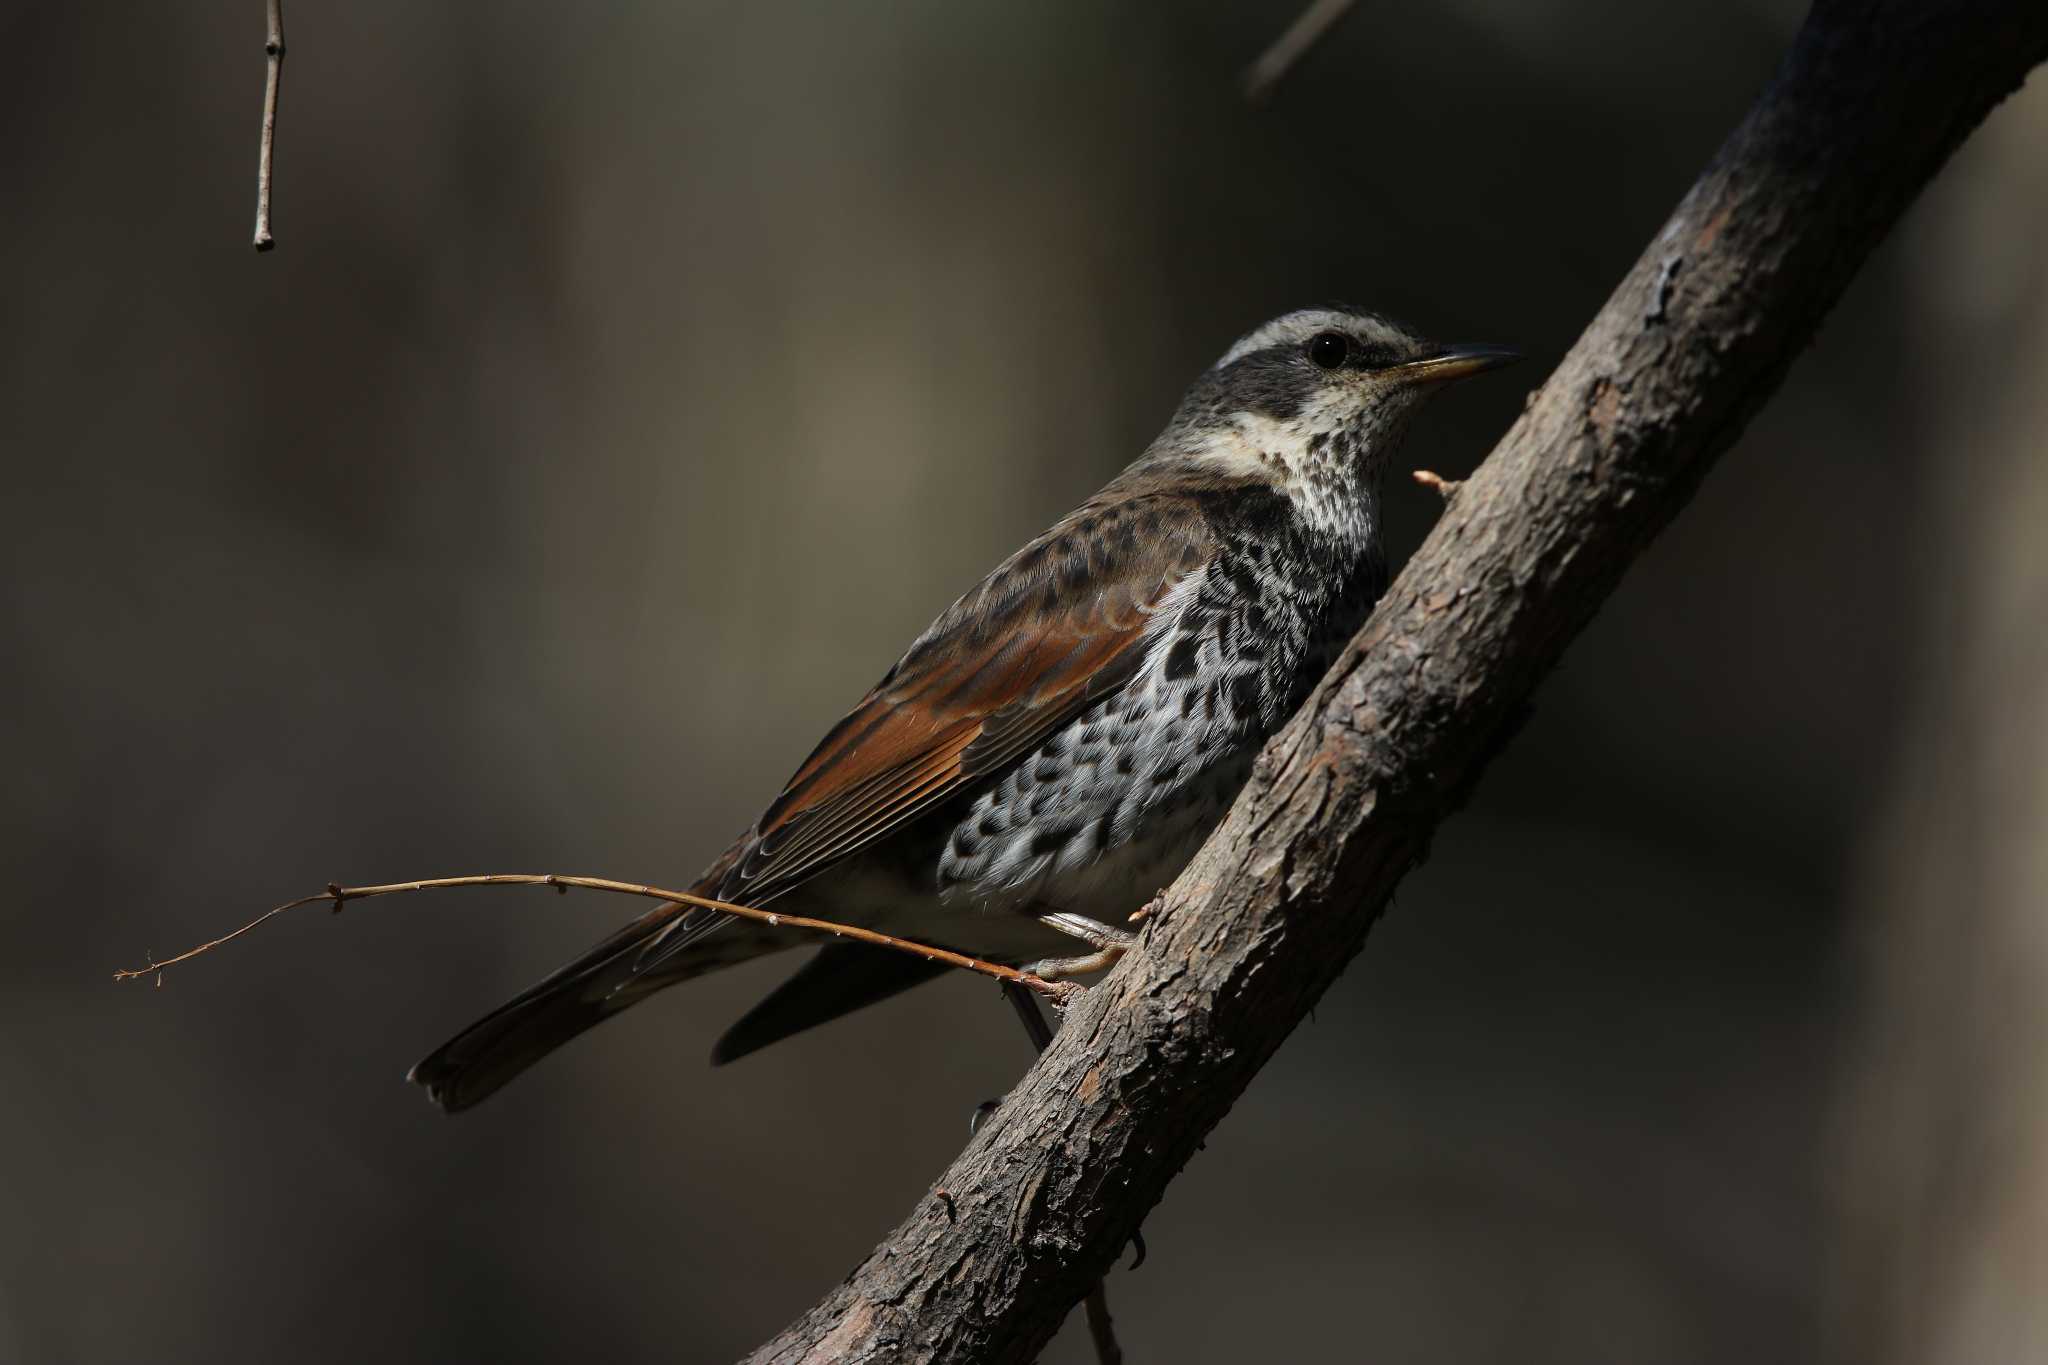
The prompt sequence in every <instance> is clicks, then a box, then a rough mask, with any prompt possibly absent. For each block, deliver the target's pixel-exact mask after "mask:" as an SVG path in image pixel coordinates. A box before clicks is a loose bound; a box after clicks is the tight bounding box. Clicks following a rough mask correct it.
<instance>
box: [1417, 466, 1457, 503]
mask: <svg viewBox="0 0 2048 1365" xmlns="http://www.w3.org/2000/svg"><path fill="white" fill-rule="evenodd" d="M1409 477H1410V478H1412V479H1414V480H1415V482H1417V483H1419V484H1421V485H1422V486H1423V487H1424V488H1428V489H1432V490H1434V491H1435V493H1436V495H1437V496H1438V497H1440V498H1442V499H1443V500H1444V501H1445V502H1449V501H1450V500H1451V499H1452V498H1454V497H1456V496H1458V490H1459V489H1460V488H1463V487H1464V486H1465V481H1464V480H1463V479H1447V478H1445V477H1444V476H1443V475H1441V474H1439V473H1437V472H1436V471H1435V470H1434V469H1418V470H1416V471H1415V472H1414V473H1412V474H1410V475H1409Z"/></svg>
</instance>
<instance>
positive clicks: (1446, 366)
mask: <svg viewBox="0 0 2048 1365" xmlns="http://www.w3.org/2000/svg"><path fill="white" fill-rule="evenodd" d="M1521 358H1522V353H1521V352H1520V351H1510V350H1509V349H1507V348H1506V347H1505V346H1446V347H1444V348H1443V349H1442V350H1441V351H1438V352H1437V353H1436V354H1435V355H1432V356H1424V357H1423V358H1422V359H1420V360H1411V361H1409V362H1408V363H1407V364H1405V365H1396V366H1394V367H1393V368H1392V369H1391V370H1389V371H1388V373H1389V374H1391V375H1393V376H1394V378H1396V379H1399V380H1402V381H1403V382H1406V383H1409V384H1442V383H1446V382H1448V381H1450V380H1453V379H1463V378H1464V377H1465V376H1466V375H1468V374H1478V373H1479V372H1480V371H1482V370H1497V369H1499V368H1500V367H1501V366H1503V365H1507V364H1510V363H1512V362H1514V361H1517V360H1520V359H1521Z"/></svg>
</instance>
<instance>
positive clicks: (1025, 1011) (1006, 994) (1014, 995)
mask: <svg viewBox="0 0 2048 1365" xmlns="http://www.w3.org/2000/svg"><path fill="white" fill-rule="evenodd" d="M1003 999H1005V1000H1007V1001H1009V1002H1010V1008H1011V1009H1013V1010H1015V1011H1017V1019H1018V1021H1019V1022H1021V1023H1022V1024H1023V1025H1024V1033H1025V1036H1026V1037H1028V1038H1030V1039H1031V1050H1032V1051H1033V1052H1043V1051H1045V1050H1046V1048H1048V1047H1050V1046H1051V1045H1052V1025H1050V1024H1048V1023H1046V1022H1045V1015H1044V1013H1042V1012H1041V1011H1040V1010H1039V1008H1038V1001H1037V1000H1036V999H1034V998H1033V996H1032V993H1031V988H1030V987H1029V986H1025V985H1022V984H1020V983H1018V982H1015V981H1005V982H1004V983H1003ZM1002 1103H1003V1102H1002V1101H1001V1100H983V1101H982V1102H981V1103H980V1104H977V1105H975V1106H974V1117H972V1118H970V1119H968V1120H967V1132H968V1134H969V1135H970V1136H972V1135H973V1134H975V1133H978V1132H980V1131H981V1125H982V1124H984V1123H986V1122H988V1116H989V1115H990V1114H993V1113H995V1112H996V1110H997V1109H999V1108H1001V1107H1002Z"/></svg>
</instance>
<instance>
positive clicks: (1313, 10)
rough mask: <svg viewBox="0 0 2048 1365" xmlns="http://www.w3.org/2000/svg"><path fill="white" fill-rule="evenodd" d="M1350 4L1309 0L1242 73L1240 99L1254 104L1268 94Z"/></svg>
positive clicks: (1345, 0)
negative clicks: (1241, 95)
mask: <svg viewBox="0 0 2048 1365" xmlns="http://www.w3.org/2000/svg"><path fill="white" fill-rule="evenodd" d="M1354 3H1355V0H1311V3H1310V4H1309V7H1308V8H1307V9H1305V10H1303V11H1302V12H1301V14H1300V15H1299V16H1298V17H1297V18H1296V19H1295V21H1294V22H1293V23H1291V24H1289V25H1288V26H1287V31H1286V32H1285V33H1282V34H1281V35H1280V36H1279V37H1278V38H1275V39H1274V40H1273V45H1272V46H1271V47H1269V48H1267V49H1266V50H1265V51H1264V52H1262V53H1260V54H1259V59H1258V60H1257V61H1255V62H1253V63H1252V64H1251V66H1250V67H1248V68H1247V69H1246V71H1245V73H1244V97H1245V98H1246V99H1248V100H1250V101H1251V102H1252V103H1254V104H1257V103H1259V102H1260V101H1261V100H1263V99H1265V98H1266V97H1267V96H1268V95H1270V94H1272V93H1273V88H1274V87H1275V86H1277V85H1279V84H1280V82H1281V81H1282V80H1284V79H1285V78H1286V76H1287V73H1288V72H1289V71H1292V70H1293V69H1294V64H1295V63H1296V62H1298V61H1300V60H1301V59H1302V58H1303V57H1306V56H1307V55H1308V51H1309V49H1310V48H1312V47H1314V46H1315V45H1316V44H1317V43H1319V42H1321V41H1322V40H1323V36H1324V35H1325V34H1327V33H1328V32H1329V31H1330V30H1331V29H1333V28H1335V27H1336V26H1337V21H1338V20H1339V19H1342V18H1343V17H1344V16H1345V15H1346V14H1349V13H1350V12H1351V6H1352V5H1353V4H1354Z"/></svg>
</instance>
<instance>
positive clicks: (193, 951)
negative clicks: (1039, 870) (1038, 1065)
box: [114, 872, 1080, 1005]
mask: <svg viewBox="0 0 2048 1365" xmlns="http://www.w3.org/2000/svg"><path fill="white" fill-rule="evenodd" d="M462 886H552V887H554V888H555V889H556V890H557V891H567V890H568V889H569V888H570V887H572V886H574V887H579V888H581V889H583V890H585V891H610V892H613V893H615V894H617V895H621V896H644V897H646V898H648V899H649V900H658V901H670V902H673V903H675V904H677V905H694V906H699V907H702V908H703V909H706V910H720V911H723V912H724V913H726V914H728V915H735V916H737V917H739V918H740V919H750V920H754V921H756V922H757V923H760V924H766V925H769V926H771V927H774V928H782V929H807V930H810V931H812V932H814V933H821V934H831V935H833V936H834V937H835V938H850V939H854V940H856V941H858V942H861V943H871V944H873V945H874V946H876V947H878V948H894V949H895V950H897V951H898V952H904V953H910V954H912V955H914V956H917V957H921V958H923V959H924V960H925V961H927V962H942V963H944V964H945V965H946V966H948V967H960V968H963V969H965V970H967V971H970V972H980V973H981V974H982V975H984V976H992V977H994V978H995V979H996V980H998V981H1004V982H1011V983H1014V984H1016V985H1019V986H1024V987H1028V988H1029V989H1031V990H1034V991H1036V992H1038V993H1039V994H1040V995H1043V996H1045V997H1046V998H1047V999H1048V1000H1051V1001H1052V1002H1053V1003H1054V1004H1056V1005H1057V1004H1065V1003H1066V1002H1067V1001H1068V1000H1069V999H1071V998H1072V996H1073V994H1074V992H1075V991H1077V990H1079V989H1080V988H1079V987H1077V986H1075V985H1074V984H1073V983H1072V982H1070V981H1047V980H1046V979H1045V978H1043V977H1039V976H1033V975H1032V974H1031V973H1029V972H1020V971H1018V970H1017V969H1016V968H1015V967H1005V966H1003V965H1002V964H1001V963H999V962H984V961H982V960H981V959H980V958H978V957H968V956H967V955H966V954H964V953H955V952H950V951H948V950H947V949H945V948H934V947H932V946H931V945H929V944H925V943H913V942H911V941H910V940H909V939H905V938H894V937H892V936H890V935H888V934H878V933H876V932H875V931H874V930H872V929H862V928H859V927H857V926H855V925H851V924H834V923H833V922H832V921H830V920H822V919H809V918H806V917H805V916H803V915H784V914H779V913H777V912H775V911H773V910H761V909H757V908H755V907H754V906H751V905H734V904H732V903H731V902H729V901H717V900H711V899H710V898H708V897H705V896H696V895H692V894H690V893H689V892H687V891H670V890H668V889H666V888H665V887H659V886H643V885H641V884H640V883H638V882H621V881H613V880H612V879H611V878H609V877H564V876H558V875H556V874H555V873H552V872H492V873H485V874H483V875H480V876H472V877H430V878H427V879H426V880H424V881H416V882H387V883H385V884H383V885H381V886H339V885H336V884H335V883H333V882H329V883H328V885H327V889H326V890H325V891H321V892H317V893H315V894H314V895H311V896H301V897H299V898H298V899H297V900H295V901H286V902H285V903H284V904H283V905H278V906H273V907H272V908H270V909H268V910H266V911H264V912H263V913H262V914H260V915H258V916H257V917H256V918H255V919H252V920H250V921H249V922H248V923H247V924H245V925H243V926H242V927H241V928H239V929H236V930H235V931H233V932H232V933H227V934H222V935H221V936H220V937H219V938H216V939H212V940H210V941H208V942H206V943H202V944H200V945H199V946H198V947H196V948H188V949H186V950H185V951H184V952H182V953H179V954H178V955H177V956H176V957H172V958H166V959H165V960H164V961H162V962H154V961H152V962H151V963H149V964H148V965H147V966H143V967H124V968H122V969H121V970H120V971H117V972H115V973H114V979H115V980H116V981H133V980H135V979H136V978H138V977H144V976H156V975H158V974H160V973H161V972H162V971H163V969H164V968H166V967H175V966H177V965H178V964H179V963H180V962H189V961H191V960H192V959H193V958H195V957H198V956H199V955H200V954H201V953H205V952H210V951H212V950H213V949H215V948H218V947H220V946H221V945H222V944H223V943H228V942H232V941H233V940H235V939H238V938H240V937H241V936H242V935H244V934H246V933H248V932H249V931H250V930H251V929H254V928H256V927H257V926H259V925H261V924H263V923H265V922H266V921H268V920H270V919H271V918H273V917H275V916H277V915H282V914H283V913H284V912H285V911H287V910H296V909H298V908H299V907H300V906H304V905H316V904H319V903H321V902H325V903H327V904H329V905H332V906H333V907H334V908H335V910H337V911H339V910H340V909H341V907H342V906H343V905H345V904H347V903H348V902H349V901H361V900H368V899H370V898H371V897H372V896H391V895H396V894H397V893H399V892H401V891H444V890H449V889H452V888H455V887H462Z"/></svg>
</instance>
